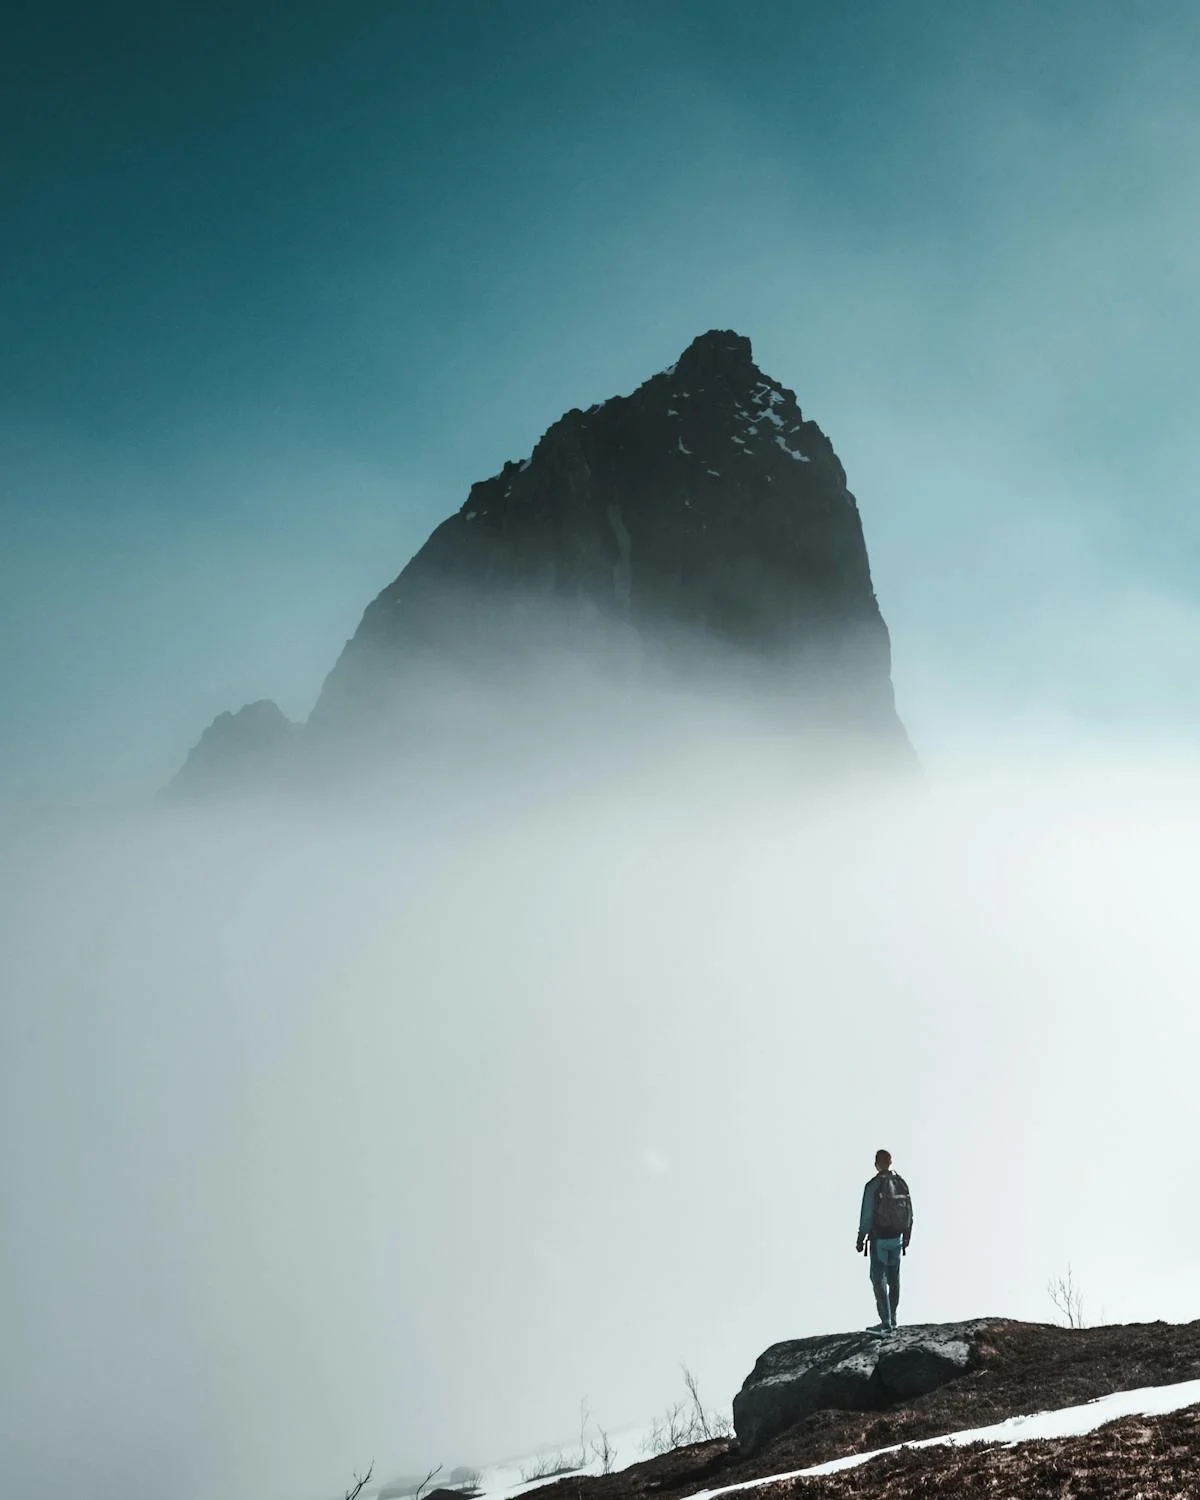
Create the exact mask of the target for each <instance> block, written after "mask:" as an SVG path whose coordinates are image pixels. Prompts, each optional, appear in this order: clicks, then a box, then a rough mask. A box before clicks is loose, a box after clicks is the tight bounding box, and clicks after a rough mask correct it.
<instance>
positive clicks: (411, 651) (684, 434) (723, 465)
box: [314, 331, 903, 742]
mask: <svg viewBox="0 0 1200 1500" xmlns="http://www.w3.org/2000/svg"><path fill="white" fill-rule="evenodd" d="M536 605H543V606H553V608H554V618H555V622H556V632H561V629H562V622H563V621H564V619H570V620H574V621H576V622H588V621H600V622H609V623H619V624H623V625H626V626H630V627H632V628H633V630H634V631H635V632H636V633H637V635H638V637H639V638H640V639H641V640H643V641H650V642H659V643H665V642H667V641H670V642H672V643H678V642H679V641H681V640H684V639H686V640H691V641H693V642H696V641H700V642H703V641H707V642H708V643H709V644H710V645H711V644H714V643H718V644H720V645H721V646H722V647H727V648H732V649H733V650H735V651H740V652H743V653H748V654H750V655H752V656H754V657H757V658H759V659H760V660H761V659H771V660H775V661H783V662H785V663H786V664H787V667H788V669H789V670H790V672H791V673H792V674H793V680H794V684H795V687H796V689H797V691H800V690H802V689H804V688H809V689H815V690H820V691H822V692H823V693H824V694H826V695H828V696H831V697H832V698H833V699H834V700H835V701H836V708H835V712H836V714H837V715H838V716H839V717H840V718H842V719H844V720H846V721H848V722H853V723H854V724H855V725H860V726H862V727H863V728H865V729H866V730H867V731H868V732H870V733H873V734H876V735H878V736H880V737H884V738H889V739H894V740H895V741H897V742H900V741H902V740H903V731H902V730H901V729H900V726H899V723H898V721H897V719H896V714H895V705H894V699H893V695H892V685H891V651H890V643H889V639H888V633H887V627H886V626H885V624H884V622H883V618H882V616H881V614H880V611H879V606H878V603H877V602H876V598H875V594H874V590H873V588H872V585H871V574H870V566H869V563H868V560H867V549H866V544H865V542H864V539H863V531H862V524H861V521H860V519H859V514H858V507H857V505H856V504H855V501H854V496H853V495H852V494H851V493H850V491H849V490H848V489H847V487H846V475H845V471H844V470H843V468H842V465H841V463H840V462H839V461H838V458H837V455H836V454H835V453H834V451H833V446H832V444H831V443H830V441H829V439H828V438H827V437H826V436H825V434H824V433H823V432H822V431H821V429H820V428H819V427H818V426H817V424H816V423H815V422H810V421H805V419H804V417H803V415H802V414H801V411H800V408H799V406H798V405H797V404H796V397H795V395H794V394H793V393H792V392H791V391H789V390H787V389H786V388H785V387H783V386H781V385H780V384H779V383H778V382H777V381H774V380H771V379H770V378H768V377H767V376H765V375H764V374H763V373H762V371H761V370H759V368H758V367H757V365H756V364H755V363H754V359H753V356H752V352H751V348H750V341H749V339H746V338H743V337H742V336H741V335H739V334H737V333H732V332H719V331H714V332H710V333H706V334H703V335H702V336H701V337H700V338H698V339H696V340H695V341H694V342H693V343H692V344H691V345H689V347H688V348H687V349H686V350H685V351H684V353H683V354H682V355H681V356H680V358H679V360H678V362H677V363H676V364H674V365H673V366H671V367H669V368H668V369H667V370H665V371H663V372H661V373H660V374H658V375H655V376H653V377H652V378H651V379H649V380H647V381H646V382H645V383H644V384H643V385H641V386H639V387H638V389H637V390H635V391H634V392H633V394H632V395H630V396H624V397H621V396H618V397H614V398H613V399H612V400H609V401H606V402H604V403H603V404H602V405H599V406H593V407H590V408H589V409H588V410H587V411H579V410H577V409H576V410H572V411H569V412H567V413H566V415H565V416H563V417H562V418H560V420H559V421H557V422H555V423H554V425H553V426H552V427H551V428H550V429H549V430H548V431H547V432H546V434H545V436H544V437H542V439H541V440H540V442H539V443H538V444H537V446H536V447H535V448H534V451H533V453H532V455H531V456H530V457H529V458H528V459H526V460H525V461H524V462H522V463H519V464H518V463H514V462H509V463H507V464H505V466H504V468H503V469H502V470H501V471H500V473H499V474H497V475H495V476H493V477H492V478H491V479H487V480H484V481H482V482H481V483H479V484H476V485H474V486H472V489H471V492H470V495H469V496H468V498H467V502H466V504H465V505H464V506H463V507H462V509H461V510H459V511H458V513H457V514H456V515H453V516H451V517H449V519H447V520H446V521H444V522H443V523H442V524H441V525H440V526H439V527H438V528H437V530H436V531H434V533H433V535H432V536H431V537H430V538H429V540H428V541H427V542H426V544H425V545H424V547H422V548H421V550H420V551H419V552H418V553H417V554H416V556H415V557H414V558H413V559H412V561H411V562H410V563H409V564H408V566H407V567H406V568H405V569H404V571H403V572H402V573H401V574H400V576H399V577H398V578H397V579H396V580H395V581H394V582H393V583H392V584H390V585H389V586H388V587H387V588H386V589H384V590H383V592H382V593H381V594H380V595H379V596H378V597H377V598H376V599H375V600H374V601H373V602H372V604H371V605H370V606H369V607H368V608H367V611H366V613H365V614H364V616H363V619H362V623H361V624H360V626H359V629H358V631H357V633H356V634H355V636H354V638H353V639H352V640H351V641H350V642H349V643H348V644H347V646H346V649H345V650H344V652H343V653H342V656H341V658H340V660H339V661H338V663H337V665H336V666H335V668H334V670H333V671H332V672H331V673H330V675H329V677H328V678H327V680H326V682H325V686H324V688H323V690H322V693H321V697H320V700H319V702H318V704H317V707H316V709H315V711H314V720H316V721H326V722H328V721H331V720H334V721H336V720H337V719H339V718H343V717H345V716H353V715H355V714H357V713H359V712H361V711H363V709H364V708H366V709H368V710H369V707H370V705H371V703H372V701H373V700H375V699H376V698H377V697H378V695H379V694H380V692H381V689H382V686H383V684H384V683H385V682H387V681H388V680H389V679H391V678H392V677H394V674H395V670H396V668H397V666H399V665H400V664H402V663H405V662H406V661H411V659H412V658H413V656H414V655H423V654H425V653H428V652H430V651H432V652H434V653H435V654H440V655H443V656H457V657H459V658H460V659H462V658H469V657H472V656H480V657H482V658H483V659H484V660H489V659H490V653H491V652H492V651H493V650H494V649H495V643H496V641H497V638H498V637H499V639H500V640H501V641H502V642H503V645H502V647H501V649H503V650H506V651H509V652H510V653H511V648H512V645H513V642H514V640H515V639H516V638H517V636H518V634H519V631H520V629H521V626H522V623H523V622H527V621H528V620H529V618H530V608H531V606H536Z"/></svg>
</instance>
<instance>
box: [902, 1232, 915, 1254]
mask: <svg viewBox="0 0 1200 1500" xmlns="http://www.w3.org/2000/svg"><path fill="white" fill-rule="evenodd" d="M910 1239H912V1235H911V1234H906V1235H905V1236H904V1243H903V1245H901V1247H900V1250H901V1253H902V1254H904V1255H907V1254H908V1242H909V1240H910Z"/></svg>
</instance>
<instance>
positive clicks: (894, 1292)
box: [887, 1250, 900, 1328]
mask: <svg viewBox="0 0 1200 1500" xmlns="http://www.w3.org/2000/svg"><path fill="white" fill-rule="evenodd" d="M887 1283H888V1305H889V1311H890V1313H891V1316H890V1317H889V1318H888V1322H889V1323H890V1324H891V1325H892V1327H893V1328H895V1326H896V1309H897V1308H898V1307H899V1306H900V1251H899V1250H893V1251H892V1252H891V1254H890V1255H889V1256H888V1268H887Z"/></svg>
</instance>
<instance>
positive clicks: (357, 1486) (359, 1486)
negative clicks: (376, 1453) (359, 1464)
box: [344, 1459, 375, 1500]
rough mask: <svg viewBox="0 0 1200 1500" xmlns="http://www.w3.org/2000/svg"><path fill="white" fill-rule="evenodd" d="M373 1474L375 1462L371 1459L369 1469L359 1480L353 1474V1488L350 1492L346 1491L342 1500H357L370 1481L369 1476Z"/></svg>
mask: <svg viewBox="0 0 1200 1500" xmlns="http://www.w3.org/2000/svg"><path fill="white" fill-rule="evenodd" d="M374 1472H375V1460H374V1459H372V1460H371V1467H370V1468H369V1469H368V1470H367V1472H366V1473H365V1474H364V1475H363V1476H362V1477H361V1478H359V1476H358V1475H357V1474H355V1476H354V1481H355V1483H354V1488H353V1489H352V1490H347V1491H346V1494H345V1497H344V1500H358V1497H359V1495H361V1494H362V1492H363V1490H364V1489H365V1488H366V1486H367V1484H368V1482H369V1481H370V1478H371V1475H372V1474H374Z"/></svg>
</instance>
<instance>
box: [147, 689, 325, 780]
mask: <svg viewBox="0 0 1200 1500" xmlns="http://www.w3.org/2000/svg"><path fill="white" fill-rule="evenodd" d="M298 728H299V726H298V725H296V724H293V723H292V721H291V720H290V719H289V718H287V716H286V715H285V714H284V712H283V710H282V709H281V708H280V707H279V706H278V704H275V703H272V702H271V700H270V699H269V698H260V699H259V700H258V701H257V702H255V703H247V704H246V705H245V707H243V708H239V709H238V711H237V712H236V713H224V714H218V715H217V717H216V718H215V719H214V720H213V721H212V723H211V724H210V725H209V726H208V728H207V729H206V730H205V731H204V733H203V734H202V735H201V736H200V739H199V740H198V741H197V743H196V745H195V747H194V748H193V749H192V751H191V753H190V754H189V755H188V758H187V760H186V761H185V762H184V764H183V768H182V769H181V770H180V772H179V774H178V775H177V776H176V777H175V779H174V781H173V782H172V783H171V785H170V787H169V788H168V790H169V792H170V794H171V795H172V796H173V797H176V798H186V797H189V796H192V795H203V794H204V793H206V792H209V791H211V790H213V789H219V790H221V791H222V792H226V791H231V790H232V791H236V790H239V789H241V790H253V789H255V788H256V787H258V786H260V785H261V784H262V783H263V782H264V781H269V780H270V779H272V778H273V777H274V776H276V775H277V774H278V772H279V770H280V768H281V765H282V763H283V761H284V758H285V757H286V755H287V753H288V751H289V750H290V749H291V748H292V747H293V746H294V744H295V736H296V733H297V731H298Z"/></svg>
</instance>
